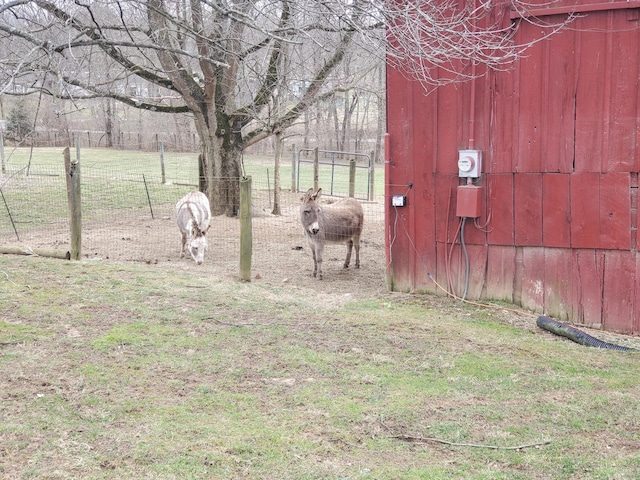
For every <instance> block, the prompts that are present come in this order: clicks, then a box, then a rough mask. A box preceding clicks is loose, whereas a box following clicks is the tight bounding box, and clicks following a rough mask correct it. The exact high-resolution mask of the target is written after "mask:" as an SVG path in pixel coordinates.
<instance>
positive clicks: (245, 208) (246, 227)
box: [240, 177, 253, 282]
mask: <svg viewBox="0 0 640 480" xmlns="http://www.w3.org/2000/svg"><path fill="white" fill-rule="evenodd" d="M252 249H253V231H252V226H251V177H244V178H241V179H240V280H242V281H243V282H250V281H251V254H252Z"/></svg>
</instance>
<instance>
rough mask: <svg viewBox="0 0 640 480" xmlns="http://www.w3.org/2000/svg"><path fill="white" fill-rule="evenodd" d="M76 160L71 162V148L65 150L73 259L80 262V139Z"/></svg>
mask: <svg viewBox="0 0 640 480" xmlns="http://www.w3.org/2000/svg"><path fill="white" fill-rule="evenodd" d="M76 141H78V144H76V145H77V147H78V150H77V154H76V155H77V156H76V160H74V161H71V153H70V151H69V147H66V148H65V149H64V169H65V173H66V178H67V200H68V202H69V224H70V227H71V259H72V260H80V255H81V252H82V208H81V207H82V203H81V200H80V161H79V158H80V151H79V139H78V138H77V137H76Z"/></svg>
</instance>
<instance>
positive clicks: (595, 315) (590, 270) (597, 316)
mask: <svg viewBox="0 0 640 480" xmlns="http://www.w3.org/2000/svg"><path fill="white" fill-rule="evenodd" d="M571 253H572V256H573V261H572V263H571V268H572V276H573V278H574V279H575V281H574V282H573V288H572V298H573V304H574V305H575V313H574V321H575V322H576V323H583V324H584V325H588V326H590V327H593V328H600V327H601V326H602V282H603V280H604V273H603V272H604V253H603V252H602V251H601V250H600V251H599V250H593V249H585V250H573V251H572V252H571Z"/></svg>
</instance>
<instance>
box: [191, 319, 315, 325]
mask: <svg viewBox="0 0 640 480" xmlns="http://www.w3.org/2000/svg"><path fill="white" fill-rule="evenodd" d="M201 320H213V323H217V324H218V325H224V326H225V327H238V328H239V327H274V326H277V327H302V326H305V327H307V326H318V325H319V324H317V323H277V322H273V323H250V322H247V323H230V322H223V321H221V320H218V319H217V318H215V317H203V318H202V319H201Z"/></svg>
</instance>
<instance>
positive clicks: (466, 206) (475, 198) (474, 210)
mask: <svg viewBox="0 0 640 480" xmlns="http://www.w3.org/2000/svg"><path fill="white" fill-rule="evenodd" d="M457 199H458V201H457V204H456V215H457V216H458V217H468V218H478V217H479V216H480V206H481V205H482V203H481V202H482V187H477V186H475V185H460V186H459V187H458V195H457Z"/></svg>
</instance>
